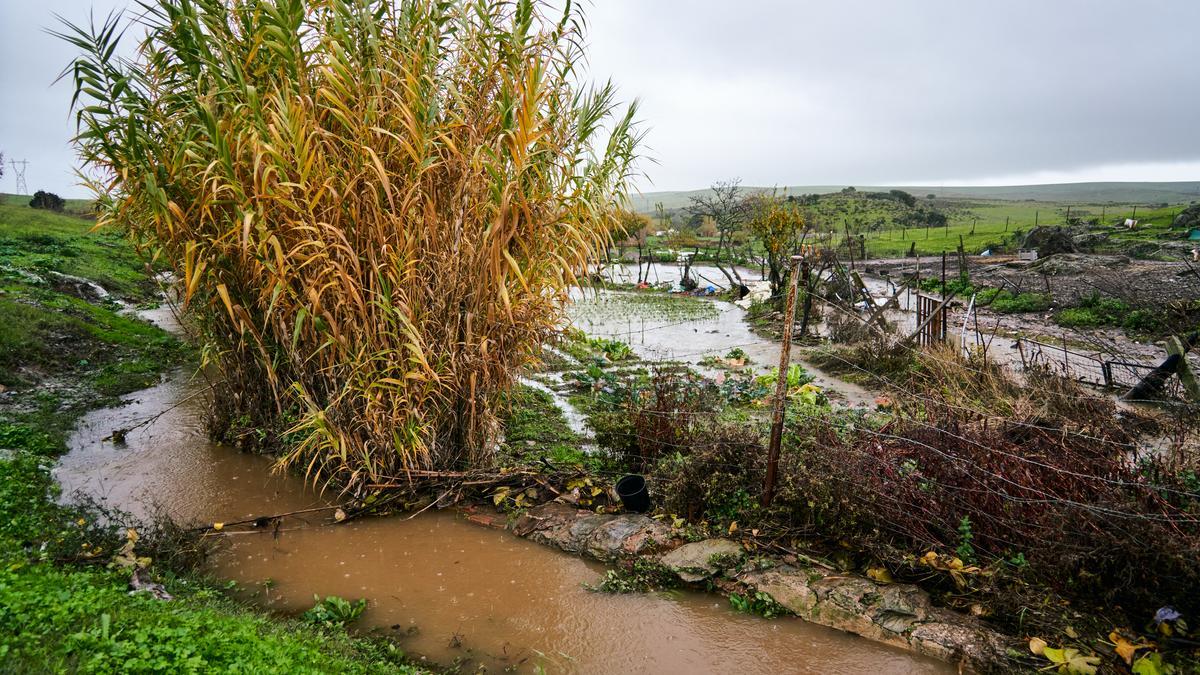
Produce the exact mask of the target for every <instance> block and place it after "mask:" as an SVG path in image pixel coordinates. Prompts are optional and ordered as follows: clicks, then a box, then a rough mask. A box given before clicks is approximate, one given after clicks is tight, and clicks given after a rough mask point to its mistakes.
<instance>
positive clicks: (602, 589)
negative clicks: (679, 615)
mask: <svg viewBox="0 0 1200 675" xmlns="http://www.w3.org/2000/svg"><path fill="white" fill-rule="evenodd" d="M677 585H679V578H678V577H676V576H675V573H674V572H672V571H671V570H670V569H669V568H668V567H666V566H665V565H663V564H662V563H660V562H658V561H657V560H652V559H649V558H634V559H633V560H632V561H628V560H626V561H623V562H622V563H621V564H620V566H619V567H618V568H617V569H615V570H607V571H606V572H605V573H604V578H603V579H601V580H600V583H598V584H584V587H585V588H587V589H588V590H589V591H593V592H596V593H617V594H620V593H645V592H646V591H652V590H658V589H666V588H674V587H675V586H677Z"/></svg>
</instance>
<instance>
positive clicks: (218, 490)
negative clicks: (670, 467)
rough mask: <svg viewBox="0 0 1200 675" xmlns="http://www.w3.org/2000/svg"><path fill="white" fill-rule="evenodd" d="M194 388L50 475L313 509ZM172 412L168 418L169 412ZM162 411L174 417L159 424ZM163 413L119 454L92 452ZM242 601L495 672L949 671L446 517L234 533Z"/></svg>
mask: <svg viewBox="0 0 1200 675" xmlns="http://www.w3.org/2000/svg"><path fill="white" fill-rule="evenodd" d="M201 387H202V384H201V383H199V382H188V380H187V378H186V376H185V375H184V374H179V375H177V376H176V377H174V378H172V379H169V380H168V381H166V382H164V383H163V384H161V385H159V386H156V387H153V388H151V389H147V390H145V391H143V392H140V393H139V394H136V395H134V396H131V397H129V399H128V400H129V403H128V404H127V405H125V406H123V407H120V408H115V409H108V410H100V411H96V412H94V413H92V414H89V415H88V416H87V417H86V418H85V419H84V420H83V422H82V424H81V425H80V427H79V428H78V430H77V431H76V433H75V434H74V435H73V436H72V438H71V440H70V447H71V452H70V453H69V454H67V455H66V456H65V457H64V458H63V459H62V462H61V465H60V466H59V467H58V469H57V471H56V473H57V477H58V479H59V480H60V481H61V482H62V484H63V486H64V494H67V495H70V494H71V493H72V492H74V491H75V490H82V491H84V492H86V493H88V494H90V495H93V496H95V497H97V498H100V499H102V500H103V501H105V502H106V503H108V504H109V505H110V506H116V507H120V508H124V509H126V510H130V511H132V512H134V513H140V514H143V515H145V514H147V513H149V512H151V511H152V508H150V505H152V504H158V505H159V506H161V508H163V509H165V510H166V512H168V513H170V514H172V515H173V516H174V517H176V518H179V519H181V520H186V521H192V522H232V521H235V520H241V519H244V518H250V517H255V516H259V515H264V514H273V513H281V512H287V511H292V510H296V509H302V508H306V507H310V506H314V505H321V504H323V503H325V502H324V500H323V499H322V498H321V497H320V496H318V495H316V494H314V493H313V491H312V490H311V489H309V487H308V486H307V485H306V484H305V482H304V481H303V480H301V479H300V478H298V477H292V476H273V475H272V474H271V473H270V467H271V461H270V460H269V459H267V458H264V457H259V456H254V455H249V454H244V453H240V452H238V451H236V450H233V449H231V448H227V447H223V446H220V445H216V444H213V443H210V442H208V440H207V439H206V438H205V436H204V434H203V431H202V416H203V410H204V401H203V396H201V395H199V394H198V392H200V391H201ZM172 406H175V407H172ZM168 409H169V410H168ZM163 410H167V412H165V413H164V414H162V415H161V416H160V417H158V418H157V419H156V420H155V421H154V422H152V423H150V424H148V425H145V426H143V427H140V428H139V429H137V430H135V431H133V432H131V433H130V434H129V436H128V438H127V442H126V444H125V445H123V446H116V445H113V444H112V443H110V442H103V441H101V440H100V439H101V438H103V437H104V436H107V435H108V434H109V433H111V431H112V430H113V429H115V428H120V427H128V426H131V424H133V423H135V422H137V421H140V420H143V419H145V418H147V417H149V416H151V415H154V414H157V413H160V412H162V411H163ZM211 571H212V572H213V573H214V574H215V575H216V576H218V577H220V578H227V579H232V580H236V581H237V582H238V583H239V584H240V585H241V587H242V588H243V589H244V593H245V594H246V596H247V597H248V598H252V599H253V600H254V601H255V602H259V603H262V604H264V605H266V606H268V607H270V608H273V609H276V610H279V611H283V612H287V613H299V612H301V611H303V610H304V609H307V608H308V607H310V606H311V605H312V603H313V595H321V596H327V595H338V596H341V597H344V598H347V599H351V600H353V599H357V598H367V599H369V606H368V609H367V612H366V613H365V614H364V616H363V618H362V619H361V620H360V622H359V623H358V624H356V628H359V629H363V630H367V629H377V630H380V631H382V632H385V633H389V634H393V635H396V636H398V637H399V639H400V640H401V644H402V645H403V646H404V648H405V649H406V650H408V651H409V652H410V653H413V654H420V655H422V656H423V657H426V658H428V659H430V660H431V661H434V662H437V663H441V664H451V663H454V662H456V661H463V662H465V663H466V664H468V669H473V668H475V667H477V666H483V667H485V668H487V669H488V670H490V671H492V672H495V671H499V670H502V669H505V668H514V669H516V670H519V671H523V672H529V671H532V670H534V668H535V667H536V666H541V667H543V668H545V669H546V671H547V672H580V673H594V672H606V673H609V672H612V673H635V672H656V673H702V672H746V673H754V672H761V673H780V672H789V673H834V672H836V673H935V672H949V670H950V669H949V668H948V667H947V666H946V665H945V664H941V663H938V662H934V661H930V660H927V659H922V658H917V657H914V656H912V655H910V654H907V653H904V652H900V651H897V650H893V649H891V648H888V647H884V646H880V645H876V644H874V643H871V642H868V641H866V640H863V639H860V638H856V637H853V636H849V635H846V634H843V633H839V632H837V631H833V630H830V629H826V628H822V627H819V626H814V625H811V624H807V623H804V622H802V621H800V620H798V619H776V620H771V621H768V620H765V619H761V618H757V617H753V616H748V615H744V614H738V613H735V612H733V611H732V610H730V609H729V608H728V605H727V603H726V601H725V600H723V599H721V598H718V597H716V596H712V595H706V594H699V593H690V592H682V593H676V594H671V595H653V594H646V595H642V594H634V595H625V596H613V595H605V594H597V593H591V592H589V591H587V590H585V589H584V588H583V584H584V583H595V582H598V581H599V579H600V577H601V575H602V568H601V567H599V566H597V565H595V564H592V563H589V562H586V561H584V560H582V559H579V558H576V557H572V556H568V555H564V554H562V553H560V552H557V551H553V550H551V549H548V548H545V547H542V546H539V545H536V544H533V543H530V542H528V541H525V540H522V539H518V538H516V537H513V536H512V535H510V534H508V533H506V532H502V531H496V530H490V529H486V528H483V527H480V526H477V525H474V524H471V523H467V522H465V521H463V520H461V519H460V518H458V517H457V516H456V515H455V514H453V513H449V512H442V513H434V512H429V513H425V514H422V515H420V516H418V517H417V518H415V519H412V520H409V519H407V517H390V518H376V519H365V520H361V521H355V522H351V523H347V524H344V525H338V526H322V525H321V517H320V514H317V515H316V516H314V517H311V518H308V519H307V520H305V519H303V518H288V519H286V520H285V521H284V524H283V526H282V528H281V532H280V533H279V536H278V538H274V537H272V535H271V534H270V533H263V534H258V533H255V534H246V535H230V536H226V537H225V541H224V544H223V547H222V549H221V550H220V551H219V552H218V553H217V554H216V555H215V557H214V558H213V559H212V561H211Z"/></svg>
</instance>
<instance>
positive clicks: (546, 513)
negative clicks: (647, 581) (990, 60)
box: [512, 502, 671, 560]
mask: <svg viewBox="0 0 1200 675" xmlns="http://www.w3.org/2000/svg"><path fill="white" fill-rule="evenodd" d="M512 531H513V533H514V534H516V535H517V536H521V537H528V538H530V539H532V540H534V541H536V542H539V543H542V544H546V545H549V546H554V547H556V548H559V549H562V550H564V551H569V552H571V553H584V554H587V555H589V556H592V557H593V558H598V559H600V560H610V559H613V558H619V557H624V556H628V555H636V554H639V553H643V552H645V551H648V550H652V549H654V548H657V547H660V546H663V545H665V544H666V543H667V542H669V541H670V539H671V528H669V527H667V526H666V525H663V524H662V523H660V522H658V521H657V520H654V519H653V518H649V517H647V516H643V515H641V514H624V515H619V516H617V515H602V514H596V513H591V512H590V511H584V510H580V509H576V508H573V507H571V506H569V505H567V504H558V503H554V502H551V503H548V504H542V505H541V506H538V507H535V508H532V509H530V510H529V511H526V512H525V513H524V514H523V515H522V516H521V517H520V518H518V519H517V521H516V522H515V523H513V526H512Z"/></svg>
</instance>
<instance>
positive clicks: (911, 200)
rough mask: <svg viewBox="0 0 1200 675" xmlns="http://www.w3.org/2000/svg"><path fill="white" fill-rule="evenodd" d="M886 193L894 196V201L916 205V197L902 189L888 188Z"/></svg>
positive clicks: (906, 204)
mask: <svg viewBox="0 0 1200 675" xmlns="http://www.w3.org/2000/svg"><path fill="white" fill-rule="evenodd" d="M888 194H890V195H892V196H893V197H895V198H896V201H898V202H902V203H903V204H904V205H905V206H916V204H917V198H916V197H914V196H912V195H910V194H908V193H907V192H905V191H904V190H889V191H888Z"/></svg>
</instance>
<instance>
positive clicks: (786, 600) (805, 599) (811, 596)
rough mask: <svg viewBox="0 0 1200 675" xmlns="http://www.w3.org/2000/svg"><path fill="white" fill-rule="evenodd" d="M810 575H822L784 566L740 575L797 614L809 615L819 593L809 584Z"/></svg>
mask: <svg viewBox="0 0 1200 675" xmlns="http://www.w3.org/2000/svg"><path fill="white" fill-rule="evenodd" d="M810 576H815V577H816V578H818V579H819V578H820V577H821V575H820V574H814V573H811V572H807V571H804V570H800V569H796V568H794V567H791V566H782V567H777V568H775V569H770V570H766V571H763V572H748V573H746V574H743V575H742V576H741V577H740V581H741V582H742V583H744V584H746V585H747V586H749V587H751V588H753V589H754V590H756V591H761V592H763V593H766V594H767V595H769V596H771V597H772V598H774V599H775V602H778V603H779V604H781V605H783V606H784V607H786V608H787V609H788V611H790V612H793V613H794V614H796V615H797V616H800V617H808V616H810V615H811V613H812V609H813V607H815V606H816V604H817V594H816V593H814V592H813V590H812V589H811V588H809V586H808V584H809V577H810Z"/></svg>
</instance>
